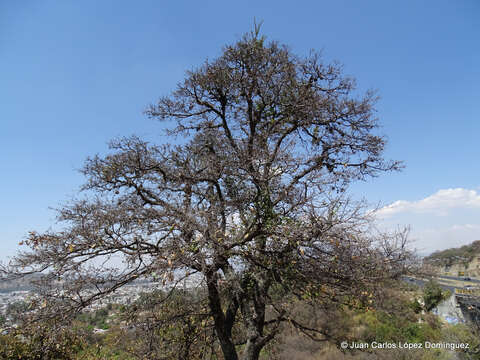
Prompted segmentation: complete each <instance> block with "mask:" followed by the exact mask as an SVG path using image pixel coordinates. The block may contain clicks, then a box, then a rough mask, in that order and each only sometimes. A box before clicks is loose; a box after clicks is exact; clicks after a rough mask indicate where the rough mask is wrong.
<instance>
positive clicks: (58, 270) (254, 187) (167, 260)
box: [7, 28, 409, 360]
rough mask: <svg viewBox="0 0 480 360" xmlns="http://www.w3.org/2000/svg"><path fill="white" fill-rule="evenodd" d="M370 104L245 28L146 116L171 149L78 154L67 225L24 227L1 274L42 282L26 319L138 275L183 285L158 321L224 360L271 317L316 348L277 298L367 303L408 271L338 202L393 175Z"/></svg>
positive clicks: (392, 239) (398, 237)
mask: <svg viewBox="0 0 480 360" xmlns="http://www.w3.org/2000/svg"><path fill="white" fill-rule="evenodd" d="M375 101H376V96H375V95H374V93H372V92H367V93H366V94H359V93H358V92H357V91H356V88H355V81H354V80H353V79H352V78H350V77H347V76H344V75H343V74H342V69H341V67H340V66H339V65H338V64H335V63H333V64H325V63H324V62H323V61H322V58H321V56H320V55H319V54H317V53H315V52H312V53H311V54H310V55H308V56H307V57H298V56H296V55H294V54H292V53H291V51H290V50H289V48H288V47H286V46H283V45H281V44H279V43H277V42H274V41H272V42H268V41H267V40H266V39H265V38H264V37H263V36H261V35H260V33H259V29H258V28H256V29H255V30H254V31H252V32H250V33H247V34H245V35H244V36H243V37H242V38H241V39H240V40H238V41H237V42H236V43H235V44H233V45H228V46H225V48H224V49H223V52H222V54H221V55H220V56H219V57H218V58H217V59H214V60H212V61H206V62H205V63H204V64H203V65H202V66H200V67H199V68H197V69H196V70H193V71H189V72H187V74H186V77H185V80H184V81H183V82H181V83H180V84H179V85H178V87H177V89H176V90H175V91H174V92H173V93H172V94H171V95H169V96H166V97H162V98H160V99H159V100H158V102H157V103H155V104H152V105H151V106H150V107H149V108H148V110H147V111H146V113H147V115H148V116H149V117H150V118H153V119H156V120H158V121H161V122H164V123H165V124H166V125H167V127H168V134H169V135H170V136H171V139H172V143H169V144H152V143H149V142H147V141H144V140H142V139H140V138H138V137H135V136H132V137H128V138H123V139H119V140H115V141H112V143H111V144H110V149H111V153H110V154H108V155H106V156H99V155H97V156H94V157H92V158H89V159H88V160H87V161H86V164H85V166H84V167H83V170H82V171H83V174H84V175H85V177H86V183H85V185H84V186H83V191H84V192H85V194H86V195H85V196H84V197H83V198H82V199H78V200H74V201H72V202H70V203H68V204H66V205H65V206H63V207H62V208H60V209H59V210H58V212H59V215H58V218H59V220H60V222H61V223H62V224H63V225H64V226H63V227H62V228H61V230H56V231H48V232H45V233H37V232H31V233H30V234H29V236H28V238H27V239H26V240H25V243H26V245H28V246H29V247H30V250H29V251H24V252H22V253H20V254H19V255H18V256H17V257H16V258H15V259H14V261H13V262H12V263H11V264H10V266H9V268H8V269H7V271H8V272H9V273H10V274H13V273H31V272H41V273H42V274H44V278H43V282H42V284H43V287H42V289H43V290H42V295H43V296H44V297H45V299H46V301H47V302H46V303H42V302H39V304H38V305H39V311H38V312H37V313H36V315H37V316H39V315H47V314H57V315H58V314H62V315H64V316H65V317H67V316H68V314H70V313H73V312H75V311H78V310H79V309H81V308H84V307H86V306H88V305H90V304H91V303H92V302H94V301H96V300H98V299H101V298H103V297H104V296H106V295H107V294H109V293H111V292H113V291H115V290H116V289H118V288H119V287H121V286H123V285H126V284H128V283H131V282H132V281H134V280H136V279H140V278H155V279H160V280H161V281H163V284H165V285H167V284H169V285H170V287H175V286H178V285H179V284H182V283H183V281H184V280H186V279H189V278H191V279H192V282H191V283H194V284H198V286H199V287H200V290H198V292H197V295H198V296H201V297H203V300H201V301H200V303H198V304H197V305H195V306H191V307H186V308H185V307H182V308H181V311H179V312H178V313H177V314H174V315H175V316H171V317H169V321H181V320H180V319H185V318H186V317H188V316H190V317H192V316H197V317H198V319H199V320H198V323H196V325H195V326H198V327H200V328H202V329H206V328H207V327H211V329H212V336H213V338H214V339H216V341H218V344H219V346H220V349H221V352H222V353H223V356H224V358H225V359H228V360H231V359H238V358H242V359H257V358H258V356H259V354H260V351H261V349H262V348H263V347H264V346H266V345H267V344H268V343H269V342H270V341H271V340H272V339H274V338H275V336H276V334H277V333H278V331H279V329H280V326H281V324H282V323H284V322H289V323H290V324H293V325H294V326H295V327H297V329H299V331H302V332H304V333H305V334H307V335H308V336H310V337H312V338H318V339H322V338H326V337H328V335H329V334H328V333H325V332H324V331H322V329H312V328H309V327H308V326H306V325H305V324H303V323H302V322H301V321H300V320H299V319H296V318H295V316H294V313H293V312H292V306H291V304H290V299H297V300H298V301H305V302H316V303H322V302H339V303H345V304H350V305H355V304H357V305H358V304H360V303H361V304H366V305H367V306H368V304H369V303H371V302H372V297H373V294H374V293H375V291H376V290H375V289H376V287H377V285H378V284H379V283H381V281H382V280H384V279H390V278H394V277H398V276H399V275H400V274H402V273H404V272H405V271H406V269H407V268H408V266H409V253H408V251H407V250H406V249H405V242H406V233H397V234H390V235H388V234H378V233H375V232H373V231H371V227H370V225H371V222H370V219H369V217H368V215H365V211H364V210H365V209H363V208H362V207H361V206H358V205H357V204H355V203H353V202H351V201H350V200H348V197H347V196H346V195H345V194H346V190H347V188H348V185H349V184H350V183H351V182H352V181H357V180H364V179H367V178H369V177H372V176H377V175H379V174H381V173H383V172H387V171H392V170H397V169H399V168H400V167H401V164H400V163H399V162H394V161H393V162H389V161H385V160H384V159H383V150H384V147H385V139H384V137H382V136H381V135H378V134H376V131H377V128H378V122H377V119H376V117H375V108H374V104H375ZM179 138H180V139H181V141H177V142H176V143H175V139H179ZM109 258H110V259H111V258H115V259H116V260H115V261H117V263H118V261H119V259H121V261H122V265H117V266H114V265H112V264H115V262H111V261H110V262H108V261H105V260H107V259H109ZM167 299H168V295H166V296H165V297H164V298H163V299H161V300H159V301H167ZM42 304H43V306H42ZM45 304H48V306H46V305H45ZM179 309H180V308H179ZM189 309H190V310H189ZM172 310H175V308H173V309H171V310H170V311H172ZM162 321H163V322H164V321H165V319H163V320H162ZM202 334H205V332H203V333H202ZM205 354H206V353H205ZM202 356H205V357H204V358H206V356H207V355H202Z"/></svg>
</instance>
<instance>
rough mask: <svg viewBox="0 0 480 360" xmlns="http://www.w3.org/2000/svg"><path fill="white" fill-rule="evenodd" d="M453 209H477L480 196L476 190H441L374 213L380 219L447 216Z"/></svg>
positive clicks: (479, 205)
mask: <svg viewBox="0 0 480 360" xmlns="http://www.w3.org/2000/svg"><path fill="white" fill-rule="evenodd" d="M455 208H479V209H480V194H479V193H477V191H476V190H469V189H463V188H456V189H443V190H439V191H437V192H436V193H435V194H433V195H430V196H428V197H426V198H424V199H422V200H418V201H406V200H398V201H395V202H394V203H392V204H390V205H387V206H384V207H383V208H381V209H379V210H378V211H376V214H377V216H378V217H380V218H388V217H391V216H393V215H395V214H399V213H430V214H435V215H440V216H446V215H448V214H449V213H450V212H451V210H452V209H455Z"/></svg>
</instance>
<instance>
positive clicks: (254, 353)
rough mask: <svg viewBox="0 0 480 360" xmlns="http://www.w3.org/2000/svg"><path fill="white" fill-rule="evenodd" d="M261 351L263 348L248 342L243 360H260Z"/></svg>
mask: <svg viewBox="0 0 480 360" xmlns="http://www.w3.org/2000/svg"><path fill="white" fill-rule="evenodd" d="M261 350H262V346H259V345H258V344H255V343H253V342H251V341H250V340H248V341H247V344H246V345H245V349H244V350H243V354H242V357H241V360H258V357H259V356H260V351H261Z"/></svg>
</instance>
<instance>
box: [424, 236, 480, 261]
mask: <svg viewBox="0 0 480 360" xmlns="http://www.w3.org/2000/svg"><path fill="white" fill-rule="evenodd" d="M479 255H480V240H476V241H474V242H472V243H471V244H469V245H464V246H461V247H459V248H450V249H446V250H442V251H435V252H434V253H432V254H431V255H429V256H427V257H426V258H425V260H426V261H427V262H434V261H438V262H439V263H441V264H442V265H447V266H448V265H452V264H454V263H469V262H471V261H472V260H473V259H474V258H475V257H476V256H479Z"/></svg>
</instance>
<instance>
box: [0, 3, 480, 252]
mask: <svg viewBox="0 0 480 360" xmlns="http://www.w3.org/2000/svg"><path fill="white" fill-rule="evenodd" d="M293 4H294V2H292V1H283V2H282V1H278V0H277V1H261V2H257V1H243V2H240V3H239V2H226V1H203V2H193V1H175V2H173V1H146V0H145V1H135V2H134V1H118V0H117V1H87V0H83V1H73V0H71V1H69V0H62V1H60V0H57V1H48V0H44V1H33V0H31V1H28V0H24V1H2V2H0V84H1V85H0V150H1V154H2V155H3V156H2V158H1V165H2V166H1V170H0V174H1V176H0V204H1V206H0V241H1V250H2V251H1V254H0V259H5V258H6V257H7V256H11V255H13V254H14V253H15V252H16V251H17V249H18V246H17V243H18V242H19V241H20V240H21V239H22V238H23V237H24V236H25V234H26V233H27V231H29V230H34V229H35V230H40V231H41V230H45V229H47V228H48V227H50V226H52V225H54V217H55V213H54V211H52V210H50V209H49V207H58V206H59V205H60V204H61V203H62V202H64V201H65V200H68V199H69V198H71V197H72V196H74V195H75V194H76V191H77V190H78V187H79V186H80V185H81V184H82V182H83V179H82V176H81V175H80V174H79V173H78V171H77V169H79V168H80V167H81V166H82V164H83V161H84V160H85V158H86V157H87V156H90V155H93V154H95V153H105V151H106V149H107V145H106V143H107V142H108V141H109V140H110V139H112V138H114V137H119V136H123V135H130V134H137V135H139V136H142V137H146V138H148V139H151V140H154V141H164V140H165V139H164V138H162V133H161V130H162V126H161V125H160V124H158V123H155V122H153V121H151V120H148V119H146V117H145V116H144V115H142V111H143V110H144V109H145V107H146V106H147V105H148V104H149V103H151V102H153V101H155V99H156V98H158V97H159V96H162V95H166V94H168V93H169V92H170V91H171V90H172V89H173V88H174V86H175V84H176V83H177V82H178V81H180V80H182V79H183V77H184V72H185V71H186V70H189V69H192V68H194V67H196V66H197V65H199V64H201V63H202V62H203V61H204V60H205V59H206V58H214V57H216V56H217V55H218V54H219V53H220V51H221V47H222V45H224V44H226V43H231V42H234V41H235V40H237V39H238V38H239V37H240V36H241V34H242V33H244V32H246V31H249V30H250V29H251V28H252V24H253V19H254V17H255V18H256V19H260V20H263V22H264V24H263V31H264V33H265V35H267V37H268V38H270V39H273V40H279V41H281V42H283V43H285V44H287V45H289V46H290V47H291V48H292V50H293V51H294V52H296V53H297V54H299V55H305V54H307V53H308V51H309V50H310V49H317V50H320V49H323V53H324V55H325V59H326V60H332V59H336V60H339V61H340V62H341V63H343V64H344V71H345V73H346V74H349V75H353V76H355V77H356V78H357V80H358V84H359V88H360V89H369V88H374V89H377V90H378V93H379V95H380V96H381V100H380V101H379V103H378V106H377V109H378V117H379V119H380V123H381V124H382V126H383V127H382V132H383V133H384V134H386V135H387V137H388V139H389V145H388V148H387V151H386V157H387V158H393V159H398V160H403V161H405V165H406V168H405V170H404V171H402V172H401V173H396V174H388V175H385V176H383V177H380V178H377V179H373V180H370V181H368V182H366V183H362V184H357V185H355V186H354V187H353V188H352V191H353V192H354V194H355V196H358V197H361V196H364V197H366V198H367V199H368V200H369V201H371V202H372V203H380V204H381V205H382V206H384V205H385V206H386V205H389V204H392V205H389V206H390V207H387V208H385V209H384V210H383V212H381V214H382V215H383V216H384V221H385V224H387V225H391V226H394V225H396V224H411V225H412V236H413V237H414V238H416V239H417V240H418V247H419V248H420V249H427V250H428V249H432V250H433V249H434V248H445V247H448V246H449V245H452V246H454V245H455V246H456V245H459V244H463V243H468V242H470V241H472V240H475V239H480V233H479V232H480V216H479V215H480V201H477V200H478V198H479V197H480V187H479V186H480V177H479V175H480V171H479V165H478V154H479V151H478V141H477V138H478V136H479V134H480V125H479V121H478V120H479V117H480V101H479V99H480V86H479V84H480V66H479V65H478V64H480V46H479V39H480V23H479V22H478V18H480V2H478V1H477V0H460V1H450V0H431V1H414V0H410V1H396V2H394V1H381V0H378V1H377V0H364V1H354V0H349V1H346V0H344V1H339V0H335V1H333V0H332V1H318V0H317V1H304V2H301V3H298V4H296V5H293ZM398 201H400V203H398ZM402 201H403V202H402ZM422 201H423V202H422ZM425 201H426V202H425ZM435 201H438V206H437V205H436V204H437V203H435ZM395 204H396V205H395ZM425 204H427V205H425ZM432 204H433V205H432ZM392 209H394V210H392ZM439 209H443V210H444V211H441V210H439Z"/></svg>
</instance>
